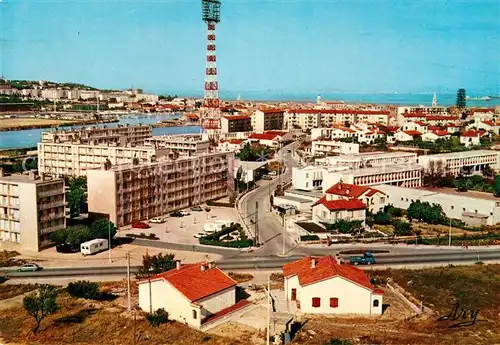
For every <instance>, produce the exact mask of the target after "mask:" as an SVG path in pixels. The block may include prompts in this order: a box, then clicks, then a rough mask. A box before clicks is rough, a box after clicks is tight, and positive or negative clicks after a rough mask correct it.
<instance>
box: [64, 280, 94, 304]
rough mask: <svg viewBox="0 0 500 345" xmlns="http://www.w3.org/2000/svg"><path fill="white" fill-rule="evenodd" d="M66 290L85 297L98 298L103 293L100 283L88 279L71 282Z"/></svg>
mask: <svg viewBox="0 0 500 345" xmlns="http://www.w3.org/2000/svg"><path fill="white" fill-rule="evenodd" d="M66 291H68V293H69V294H70V295H71V296H73V297H77V298H85V299H98V298H99V296H100V295H101V292H100V291H99V285H98V284H97V283H94V282H89V281H87V280H79V281H76V282H71V283H69V284H68V287H67V288H66Z"/></svg>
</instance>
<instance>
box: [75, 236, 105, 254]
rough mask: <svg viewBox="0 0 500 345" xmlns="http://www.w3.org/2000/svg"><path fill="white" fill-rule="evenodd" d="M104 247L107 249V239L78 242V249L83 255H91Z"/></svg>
mask: <svg viewBox="0 0 500 345" xmlns="http://www.w3.org/2000/svg"><path fill="white" fill-rule="evenodd" d="M106 249H108V240H105V239H101V238H97V239H95V240H92V241H88V242H84V243H82V244H80V251H81V252H82V254H83V255H92V254H95V253H98V252H101V251H103V250H106Z"/></svg>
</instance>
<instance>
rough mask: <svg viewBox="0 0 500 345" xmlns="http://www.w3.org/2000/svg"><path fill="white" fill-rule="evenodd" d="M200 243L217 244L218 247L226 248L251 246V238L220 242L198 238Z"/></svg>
mask: <svg viewBox="0 0 500 345" xmlns="http://www.w3.org/2000/svg"><path fill="white" fill-rule="evenodd" d="M200 244H203V245H206V246H218V247H227V248H248V247H251V246H253V240H252V239H247V240H239V241H231V242H222V241H216V240H209V239H207V238H204V237H202V238H200Z"/></svg>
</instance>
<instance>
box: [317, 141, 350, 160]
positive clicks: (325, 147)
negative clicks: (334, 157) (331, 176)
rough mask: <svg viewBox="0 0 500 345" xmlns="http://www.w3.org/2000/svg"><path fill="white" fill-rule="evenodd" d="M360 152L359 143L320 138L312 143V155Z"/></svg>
mask: <svg viewBox="0 0 500 345" xmlns="http://www.w3.org/2000/svg"><path fill="white" fill-rule="evenodd" d="M353 153H359V144H353V143H343V142H341V141H333V140H332V141H329V140H319V141H313V142H312V143H311V155H313V156H327V155H331V154H342V155H347V154H353Z"/></svg>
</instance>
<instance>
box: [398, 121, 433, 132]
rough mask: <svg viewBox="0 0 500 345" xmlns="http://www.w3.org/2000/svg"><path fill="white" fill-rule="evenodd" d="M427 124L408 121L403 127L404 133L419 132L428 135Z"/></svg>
mask: <svg viewBox="0 0 500 345" xmlns="http://www.w3.org/2000/svg"><path fill="white" fill-rule="evenodd" d="M428 127H429V126H428V125H427V123H425V122H423V121H418V120H416V121H406V122H405V123H404V124H403V126H401V129H402V130H403V131H417V132H420V133H422V134H423V133H427V131H428V130H429V129H428Z"/></svg>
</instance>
